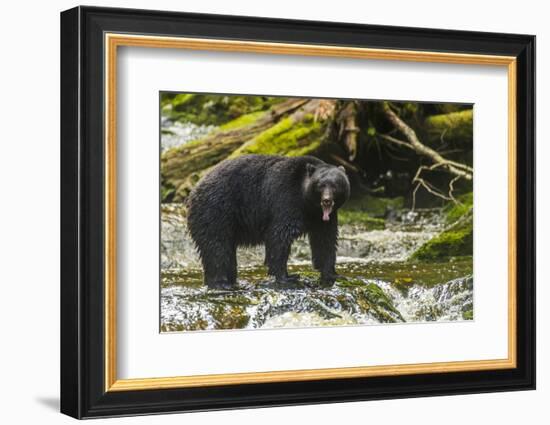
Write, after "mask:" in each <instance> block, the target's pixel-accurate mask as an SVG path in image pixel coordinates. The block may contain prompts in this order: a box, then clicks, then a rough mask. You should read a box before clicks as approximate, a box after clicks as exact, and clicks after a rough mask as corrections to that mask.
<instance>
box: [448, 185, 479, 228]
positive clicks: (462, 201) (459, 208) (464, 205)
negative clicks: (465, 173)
mask: <svg viewBox="0 0 550 425" xmlns="http://www.w3.org/2000/svg"><path fill="white" fill-rule="evenodd" d="M457 201H458V202H457V203H454V202H450V203H448V204H447V205H446V206H445V207H444V208H443V214H444V215H445V222H446V223H447V224H452V223H455V222H456V221H457V220H458V219H459V218H460V217H462V216H464V215H465V214H467V213H468V212H469V211H470V210H471V209H472V208H473V206H474V194H473V192H468V193H465V194H463V195H460V196H459V197H458V198H457Z"/></svg>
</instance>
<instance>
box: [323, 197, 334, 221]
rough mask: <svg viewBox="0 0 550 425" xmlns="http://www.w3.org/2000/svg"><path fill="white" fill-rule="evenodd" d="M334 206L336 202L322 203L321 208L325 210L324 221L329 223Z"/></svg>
mask: <svg viewBox="0 0 550 425" xmlns="http://www.w3.org/2000/svg"><path fill="white" fill-rule="evenodd" d="M333 206H334V202H325V201H323V202H321V208H322V209H323V221H329V220H330V213H331V212H332V207H333Z"/></svg>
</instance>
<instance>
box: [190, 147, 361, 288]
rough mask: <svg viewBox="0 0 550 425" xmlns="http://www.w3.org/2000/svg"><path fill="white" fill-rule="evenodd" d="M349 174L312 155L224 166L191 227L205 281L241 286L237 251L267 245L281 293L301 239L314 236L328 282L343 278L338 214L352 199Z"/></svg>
mask: <svg viewBox="0 0 550 425" xmlns="http://www.w3.org/2000/svg"><path fill="white" fill-rule="evenodd" d="M349 193H350V184H349V180H348V178H347V176H346V174H345V171H344V168H343V167H336V166H332V165H329V164H326V163H325V162H323V161H321V160H320V159H317V158H314V157H311V156H301V157H293V158H289V157H283V156H275V155H245V156H242V157H239V158H237V159H230V160H225V161H223V162H221V163H220V164H219V165H217V166H216V167H215V168H214V169H213V170H212V171H211V172H209V173H208V174H207V175H206V176H205V177H204V178H203V179H202V180H201V181H200V182H199V183H198V185H197V186H196V187H195V188H194V189H193V191H192V192H191V194H190V195H189V200H188V202H189V204H188V206H189V209H188V216H187V222H188V228H189V232H190V234H191V237H192V238H193V241H194V242H195V244H196V246H197V249H198V251H199V254H200V257H201V261H202V265H203V269H204V282H205V284H206V285H207V286H208V287H209V288H221V289H230V288H233V287H234V286H235V284H236V280H237V258H236V251H237V247H238V246H253V245H260V244H265V265H266V266H267V268H268V273H269V274H270V275H272V276H274V277H275V279H276V282H277V284H279V285H281V286H285V285H291V284H292V283H293V282H295V280H296V277H295V276H289V275H288V273H287V262H288V256H289V254H290V248H291V245H292V243H293V242H294V240H296V239H297V238H298V237H300V236H302V235H306V234H307V235H308V237H309V243H310V246H311V255H312V262H313V266H314V268H315V269H317V270H319V271H320V272H321V281H322V282H323V283H327V284H330V283H333V282H334V279H335V277H336V272H335V268H334V266H335V262H336V246H337V239H338V217H337V209H338V208H339V207H341V206H342V205H343V204H344V202H346V200H347V199H348V198H349Z"/></svg>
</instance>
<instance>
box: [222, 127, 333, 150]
mask: <svg viewBox="0 0 550 425" xmlns="http://www.w3.org/2000/svg"><path fill="white" fill-rule="evenodd" d="M321 135H322V125H321V124H320V123H319V122H316V121H314V120H312V119H309V120H308V119H306V120H304V121H301V122H295V121H294V120H293V119H292V118H291V117H286V118H284V119H282V120H281V121H279V122H278V123H277V124H275V125H274V126H272V127H270V128H269V129H267V130H266V131H264V132H262V133H260V134H259V135H258V136H256V137H255V138H254V139H253V140H251V141H250V142H248V143H245V144H244V145H243V146H241V147H240V148H239V149H237V150H236V151H235V152H233V154H231V156H230V157H231V158H235V157H237V156H241V155H246V154H264V155H286V156H300V155H306V154H308V153H310V152H313V151H314V150H315V149H317V148H318V147H319V145H320V144H321Z"/></svg>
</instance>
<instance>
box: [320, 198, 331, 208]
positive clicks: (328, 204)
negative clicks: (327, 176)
mask: <svg viewBox="0 0 550 425" xmlns="http://www.w3.org/2000/svg"><path fill="white" fill-rule="evenodd" d="M321 206H322V207H323V208H332V207H333V206H334V201H333V200H332V199H330V198H325V199H323V200H322V201H321Z"/></svg>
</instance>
